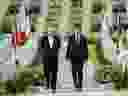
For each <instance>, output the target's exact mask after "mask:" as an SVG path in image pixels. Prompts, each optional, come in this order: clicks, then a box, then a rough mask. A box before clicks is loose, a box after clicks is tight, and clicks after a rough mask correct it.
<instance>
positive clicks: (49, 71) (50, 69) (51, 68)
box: [44, 62, 58, 89]
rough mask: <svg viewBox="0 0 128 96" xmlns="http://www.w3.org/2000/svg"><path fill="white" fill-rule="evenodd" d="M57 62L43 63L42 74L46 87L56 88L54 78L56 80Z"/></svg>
mask: <svg viewBox="0 0 128 96" xmlns="http://www.w3.org/2000/svg"><path fill="white" fill-rule="evenodd" d="M57 65H58V64H57V62H52V63H51V62H50V63H48V64H44V75H45V76H46V81H47V86H46V87H47V88H50V87H51V88H52V89H56V80H57V69H58V66H57Z"/></svg>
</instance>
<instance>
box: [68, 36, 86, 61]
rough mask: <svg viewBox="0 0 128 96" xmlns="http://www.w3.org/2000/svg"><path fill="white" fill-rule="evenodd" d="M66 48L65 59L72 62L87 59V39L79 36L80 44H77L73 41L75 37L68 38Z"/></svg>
mask: <svg viewBox="0 0 128 96" xmlns="http://www.w3.org/2000/svg"><path fill="white" fill-rule="evenodd" d="M68 42H69V43H68V47H67V53H66V58H67V59H70V60H73V61H74V62H77V61H78V62H79V60H80V61H84V60H85V59H88V45H87V39H86V38H85V37H84V36H83V35H80V43H77V42H76V40H75V36H74V35H72V36H69V41H68Z"/></svg>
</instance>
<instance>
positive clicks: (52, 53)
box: [39, 33, 60, 92]
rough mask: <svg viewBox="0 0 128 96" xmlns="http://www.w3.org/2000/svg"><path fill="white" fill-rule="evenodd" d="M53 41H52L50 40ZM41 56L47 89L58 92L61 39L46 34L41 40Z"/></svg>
mask: <svg viewBox="0 0 128 96" xmlns="http://www.w3.org/2000/svg"><path fill="white" fill-rule="evenodd" d="M50 39H51V40H50ZM50 41H51V42H52V44H50ZM39 42H40V45H39V46H40V48H41V49H39V50H40V54H41V57H42V61H43V64H44V74H45V76H46V79H47V86H46V87H47V88H50V86H51V88H52V89H53V91H54V92H55V90H56V80H57V70H58V53H59V48H60V37H59V36H58V35H51V34H47V33H45V35H44V36H42V37H41V38H40V40H39Z"/></svg>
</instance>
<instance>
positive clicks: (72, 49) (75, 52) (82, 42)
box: [66, 32, 88, 90]
mask: <svg viewBox="0 0 128 96" xmlns="http://www.w3.org/2000/svg"><path fill="white" fill-rule="evenodd" d="M75 34H77V36H78V37H79V38H76V37H77V36H76V35H75ZM66 58H67V59H69V60H70V61H71V64H72V75H73V81H74V85H75V88H77V89H80V90H81V89H82V80H83V72H82V69H83V63H84V60H87V59H88V46H87V40H86V38H85V37H84V36H83V35H82V34H81V33H77V32H75V33H74V34H73V35H71V36H69V41H68V47H67V54H66ZM77 73H78V75H77Z"/></svg>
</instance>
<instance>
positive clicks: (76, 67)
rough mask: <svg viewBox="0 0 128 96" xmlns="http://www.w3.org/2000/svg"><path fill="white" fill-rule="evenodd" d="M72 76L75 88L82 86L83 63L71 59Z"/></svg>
mask: <svg viewBox="0 0 128 96" xmlns="http://www.w3.org/2000/svg"><path fill="white" fill-rule="evenodd" d="M72 76H73V82H74V86H75V88H82V81H83V64H81V63H77V64H76V62H74V61H72Z"/></svg>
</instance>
